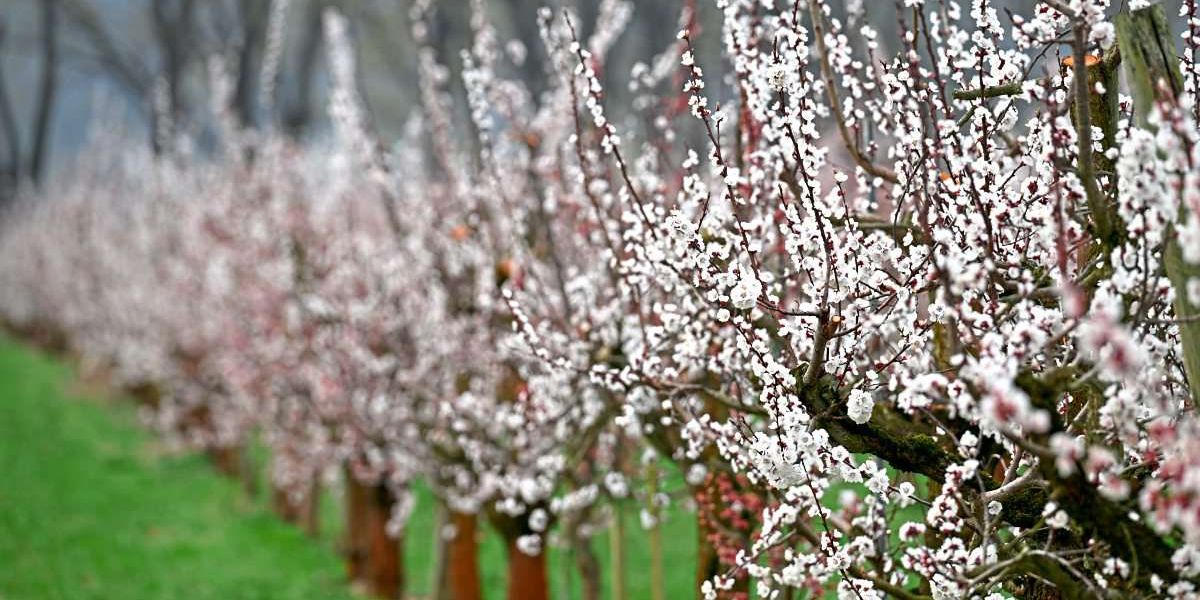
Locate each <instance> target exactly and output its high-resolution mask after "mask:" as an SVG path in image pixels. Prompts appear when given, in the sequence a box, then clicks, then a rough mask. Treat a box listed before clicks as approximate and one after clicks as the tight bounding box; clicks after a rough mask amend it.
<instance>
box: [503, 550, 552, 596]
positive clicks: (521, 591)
mask: <svg viewBox="0 0 1200 600" xmlns="http://www.w3.org/2000/svg"><path fill="white" fill-rule="evenodd" d="M549 598H550V585H549V580H548V578H547V576H546V552H545V551H544V550H543V551H542V552H539V553H538V554H537V555H536V556H530V555H528V554H525V553H524V552H521V549H520V548H518V547H517V538H512V539H510V540H509V541H508V600H549Z"/></svg>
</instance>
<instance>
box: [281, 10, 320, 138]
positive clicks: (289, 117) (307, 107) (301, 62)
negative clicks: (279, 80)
mask: <svg viewBox="0 0 1200 600" xmlns="http://www.w3.org/2000/svg"><path fill="white" fill-rule="evenodd" d="M326 4H327V2H326V0H309V3H308V11H307V12H306V14H305V16H304V34H303V36H302V37H301V38H300V40H301V41H300V54H299V56H298V58H297V60H296V99H295V101H294V102H292V104H291V106H290V107H289V108H288V110H287V113H286V115H285V116H284V119H283V125H284V128H285V129H286V130H287V133H288V134H289V135H291V136H292V137H296V138H298V137H300V136H302V135H303V134H304V133H305V131H307V129H308V125H309V123H310V122H311V121H312V112H313V111H312V90H313V72H314V70H315V69H316V65H317V61H318V60H319V57H320V54H319V52H318V51H319V50H320V49H321V13H322V12H323V11H324V9H325V6H326Z"/></svg>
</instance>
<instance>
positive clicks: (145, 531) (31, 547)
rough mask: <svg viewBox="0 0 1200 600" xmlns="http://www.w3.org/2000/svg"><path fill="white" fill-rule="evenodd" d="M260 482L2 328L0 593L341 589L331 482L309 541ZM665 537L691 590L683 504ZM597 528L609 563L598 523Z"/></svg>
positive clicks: (494, 540) (495, 547)
mask: <svg viewBox="0 0 1200 600" xmlns="http://www.w3.org/2000/svg"><path fill="white" fill-rule="evenodd" d="M260 458H263V457H261V455H260ZM260 462H261V461H260ZM416 493H417V504H416V509H415V512H414V514H413V517H412V519H411V521H410V523H409V526H408V529H407V535H406V539H405V546H406V547H405V557H406V563H407V564H406V568H407V571H408V578H409V591H410V594H411V595H413V596H417V597H419V596H420V595H423V594H425V593H427V592H428V582H429V572H430V562H431V558H432V549H433V542H432V534H433V527H434V523H433V516H432V515H433V512H434V501H433V498H432V496H431V495H430V494H429V493H428V492H427V491H426V490H424V489H417V490H416ZM259 496H260V498H259V499H250V498H248V497H246V495H244V494H243V492H242V491H241V489H240V487H239V486H238V485H237V484H236V483H234V482H232V481H229V480H226V479H224V478H222V477H220V476H218V475H217V474H216V473H215V472H214V471H213V470H212V469H211V468H210V467H209V464H208V461H207V460H206V459H205V458H203V457H201V456H198V455H183V456H179V455H173V454H170V453H168V452H166V451H165V449H164V448H162V446H161V445H159V444H158V443H157V442H156V441H155V439H154V436H153V435H152V434H150V433H148V432H146V431H144V430H143V429H142V428H141V427H140V426H139V425H138V424H137V419H136V417H135V410H134V408H133V406H132V404H131V403H129V402H125V401H121V400H117V399H109V398H106V397H105V396H104V395H103V394H102V393H100V392H98V391H96V390H87V389H86V388H84V387H82V386H80V385H79V384H78V383H77V382H76V379H75V376H74V373H73V372H72V370H71V369H70V368H68V367H66V366H63V365H62V364H61V363H60V362H58V361H55V360H53V359H49V358H46V357H44V356H43V355H41V354H39V353H37V352H35V351H31V350H29V349H28V348H26V347H25V346H22V345H21V344H19V343H17V342H15V341H13V340H12V339H10V338H5V337H3V336H0V600H59V599H62V600H92V599H95V600H100V599H103V600H143V599H145V600H149V599H156V600H157V599H162V600H166V599H171V600H176V599H179V600H207V599H212V600H253V599H264V600H268V599H269V600H290V599H293V598H294V599H305V600H323V599H329V600H339V599H350V598H353V597H354V595H353V594H351V593H350V591H349V589H348V586H347V584H346V582H345V577H344V571H343V569H342V565H341V563H340V560H339V558H338V556H337V554H336V552H335V548H336V545H337V542H336V540H337V536H338V535H339V534H340V532H341V529H342V515H341V507H340V499H339V497H338V495H337V494H336V493H333V492H330V491H326V493H325V494H324V497H323V499H322V506H321V514H322V523H321V525H322V535H321V538H320V539H319V540H315V541H314V540H312V539H309V538H307V537H305V536H304V535H303V534H302V533H301V532H300V531H299V530H297V529H294V528H292V527H290V526H287V525H285V524H283V523H281V522H280V521H278V520H277V519H276V518H275V517H274V516H272V515H271V514H270V512H269V511H268V510H267V508H266V506H265V499H264V497H265V496H266V494H260V495H259ZM625 529H626V531H627V539H626V544H625V548H626V549H625V554H626V562H627V569H626V570H627V573H626V575H625V578H626V586H627V594H626V595H627V597H628V598H631V599H636V598H649V597H650V591H649V585H650V584H649V578H650V575H649V573H650V568H649V564H650V559H649V551H648V549H647V544H646V539H645V537H644V534H643V533H642V532H641V531H640V527H639V526H638V517H637V508H636V507H635V506H629V507H628V510H627V512H626V515H625ZM485 531H486V534H485V536H484V539H483V540H482V542H481V545H480V553H481V556H480V564H481V568H482V570H483V582H484V587H485V592H486V595H487V597H488V598H490V599H495V600H499V599H501V598H503V597H504V587H505V559H504V546H503V543H502V542H501V541H500V539H499V537H498V536H497V535H496V534H494V533H492V532H491V531H490V530H487V529H486V528H485ZM663 540H664V544H663V545H664V559H665V564H666V587H667V597H668V598H672V599H677V598H691V597H692V596H693V593H692V585H693V583H692V577H693V572H692V569H693V568H694V566H693V565H694V564H695V552H696V526H695V521H694V519H693V518H692V517H691V516H690V515H688V514H686V513H682V512H672V513H671V514H668V515H667V517H666V520H665V524H664V530H663ZM594 544H595V548H596V553H597V555H598V556H599V558H600V560H601V563H602V564H603V565H604V567H605V569H606V571H607V566H608V562H609V556H610V555H609V551H608V548H609V541H608V539H607V536H606V535H600V536H599V537H598V538H597V539H596V540H595V541H594ZM549 569H550V575H551V583H550V585H551V592H552V595H553V596H554V597H556V598H558V597H564V596H566V597H571V598H576V597H579V593H578V591H577V590H578V584H579V581H578V579H579V578H578V572H577V571H575V570H574V569H573V562H572V558H571V557H570V556H569V554H568V553H567V552H565V551H561V550H559V549H557V548H551V550H550V554H549ZM607 584H608V581H607V578H606V581H605V585H606V586H607ZM606 593H607V590H606Z"/></svg>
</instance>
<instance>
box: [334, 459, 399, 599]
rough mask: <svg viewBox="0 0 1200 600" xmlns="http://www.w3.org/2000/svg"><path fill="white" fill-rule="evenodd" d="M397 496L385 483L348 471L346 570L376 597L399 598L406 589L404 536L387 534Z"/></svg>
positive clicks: (356, 581)
mask: <svg viewBox="0 0 1200 600" xmlns="http://www.w3.org/2000/svg"><path fill="white" fill-rule="evenodd" d="M395 504H396V497H395V495H394V494H392V491H391V490H390V489H388V487H387V486H386V485H384V484H382V483H373V484H364V483H362V482H360V481H359V480H358V479H357V478H355V476H354V473H353V472H352V469H350V468H347V470H346V511H347V512H346V555H347V556H346V558H347V563H346V564H347V572H348V575H349V577H350V580H351V581H352V582H354V584H355V585H356V586H361V587H362V588H364V589H365V591H367V592H368V593H370V594H371V595H372V596H375V597H377V598H388V599H393V598H398V597H400V594H401V592H402V591H403V589H404V571H403V568H402V559H401V551H400V549H401V547H402V542H403V540H402V539H397V538H395V537H392V536H390V535H388V526H387V524H388V520H389V519H391V514H392V507H393V506H394V505H395Z"/></svg>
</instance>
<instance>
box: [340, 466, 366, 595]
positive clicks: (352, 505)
mask: <svg viewBox="0 0 1200 600" xmlns="http://www.w3.org/2000/svg"><path fill="white" fill-rule="evenodd" d="M345 493H346V502H345V506H346V534H345V535H346V538H345V542H344V546H343V552H344V553H345V557H346V577H347V578H349V579H350V581H351V582H354V583H358V582H361V581H362V580H363V577H364V575H365V573H366V571H367V569H366V566H365V565H366V558H367V548H366V545H365V544H364V540H366V533H365V527H366V515H367V511H368V508H367V487H366V486H364V485H363V484H361V483H359V481H358V479H357V478H356V477H355V476H354V471H353V469H351V468H350V467H349V466H347V467H346V469H345Z"/></svg>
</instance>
